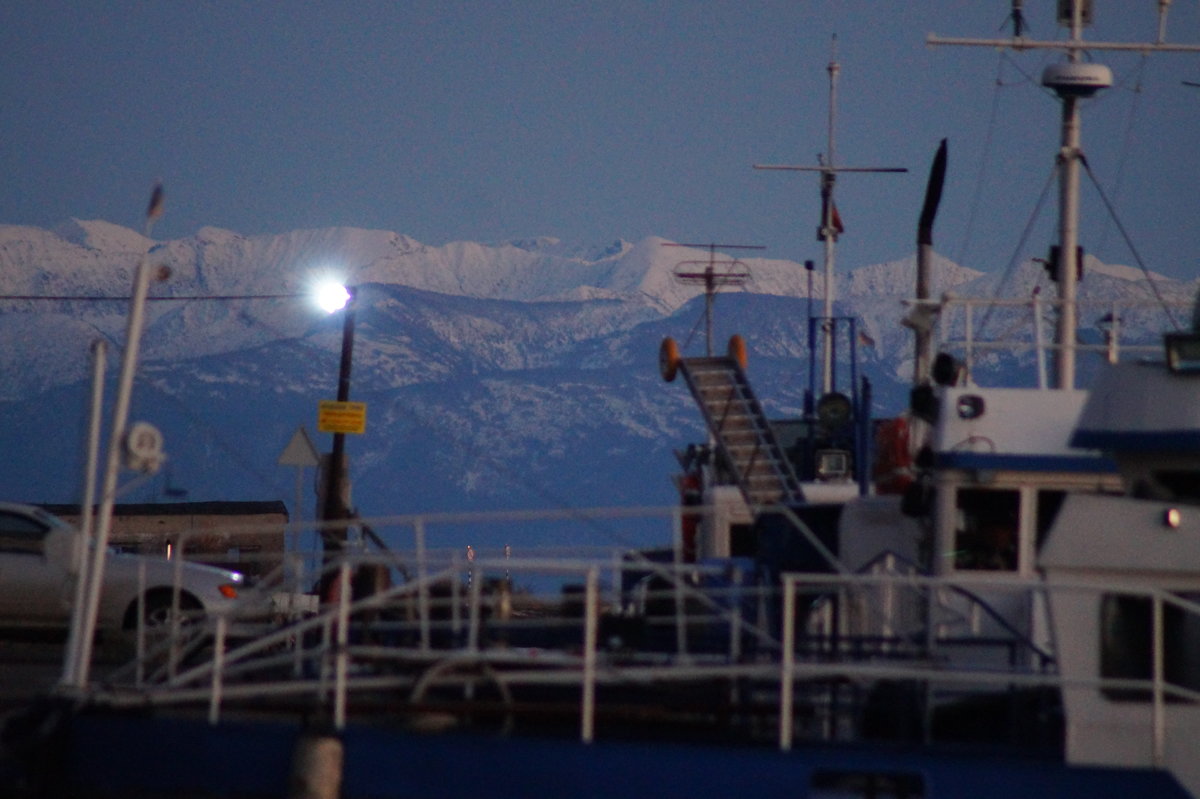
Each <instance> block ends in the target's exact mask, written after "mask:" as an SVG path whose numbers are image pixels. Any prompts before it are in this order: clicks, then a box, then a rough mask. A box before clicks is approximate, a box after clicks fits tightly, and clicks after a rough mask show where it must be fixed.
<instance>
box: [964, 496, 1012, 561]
mask: <svg viewBox="0 0 1200 799" xmlns="http://www.w3.org/2000/svg"><path fill="white" fill-rule="evenodd" d="M1020 507H1021V495H1020V493H1019V492H1018V491H1017V490H1016V489H991V488H963V489H960V490H959V492H958V496H957V509H958V525H957V529H956V530H955V533H954V566H955V568H957V569H968V570H987V571H1013V570H1015V569H1016V568H1017V533H1018V530H1019V529H1020V527H1019V525H1020Z"/></svg>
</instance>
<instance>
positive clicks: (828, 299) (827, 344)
mask: <svg viewBox="0 0 1200 799" xmlns="http://www.w3.org/2000/svg"><path fill="white" fill-rule="evenodd" d="M832 51H833V53H832V55H833V57H832V59H830V61H829V66H828V67H827V68H826V69H827V70H828V72H829V141H828V144H827V146H826V149H825V153H826V156H827V157H826V159H825V161H826V163H827V164H828V165H829V171H828V172H823V173H822V174H821V238H822V239H824V240H825V306H824V312H825V322H824V325H825V336H824V341H823V345H824V346H823V350H822V353H821V368H822V370H823V371H822V377H821V393H822V394H828V393H829V392H830V391H832V390H833V298H834V292H835V291H836V288H835V286H834V282H833V266H834V258H835V254H834V242H835V241H837V230H836V229H835V228H834V216H833V215H834V208H835V206H834V204H833V185H834V183H835V182H836V181H837V172H836V171H835V170H836V169H837V167H836V165H835V161H834V143H835V140H836V138H837V137H836V133H835V122H834V121H835V119H836V117H837V79H838V73H839V72H841V65H840V64H838V62H837V34H834V36H833V44H832Z"/></svg>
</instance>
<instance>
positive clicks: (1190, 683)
mask: <svg viewBox="0 0 1200 799" xmlns="http://www.w3.org/2000/svg"><path fill="white" fill-rule="evenodd" d="M1184 598H1186V599H1188V600H1190V601H1192V602H1195V601H1197V600H1198V599H1200V597H1198V596H1196V595H1185V597H1184ZM1153 620H1154V607H1153V604H1152V601H1151V599H1150V597H1145V596H1130V595H1128V594H1106V595H1104V597H1103V598H1102V600H1101V603H1100V677H1101V678H1102V679H1113V680H1151V679H1153V675H1154V650H1153V647H1154V630H1153V623H1154V622H1153ZM1163 677H1164V679H1165V680H1166V682H1167V683H1169V684H1171V685H1177V686H1180V687H1182V688H1186V689H1188V690H1191V691H1200V614H1196V613H1192V612H1189V611H1187V610H1185V609H1184V608H1181V607H1179V606H1178V605H1174V604H1171V603H1163ZM1103 693H1104V695H1105V696H1106V697H1108V698H1109V699H1112V700H1114V701H1125V702H1148V701H1150V699H1151V698H1152V696H1151V692H1150V689H1149V688H1145V689H1141V688H1105V689H1103ZM1167 700H1168V701H1177V700H1176V699H1175V698H1172V697H1171V696H1170V695H1168V696H1167Z"/></svg>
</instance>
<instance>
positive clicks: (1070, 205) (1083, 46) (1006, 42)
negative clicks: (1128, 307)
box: [926, 0, 1200, 388]
mask: <svg viewBox="0 0 1200 799" xmlns="http://www.w3.org/2000/svg"><path fill="white" fill-rule="evenodd" d="M1158 5H1159V25H1158V41H1157V42H1154V43H1149V42H1146V43H1125V42H1085V41H1084V40H1083V29H1084V27H1085V26H1087V25H1090V24H1091V22H1092V2H1091V0H1059V2H1058V21H1059V24H1060V25H1063V26H1064V27H1067V28H1069V29H1070V31H1071V38H1070V39H1067V40H1066V41H1036V40H1033V39H1026V38H1025V37H1024V36H1023V35H1022V34H1023V25H1021V24H1016V25H1014V28H1015V32H1016V35H1014V36H1013V37H1012V38H1011V39H956V38H944V37H940V36H936V35H934V34H930V35H929V36H928V38H927V39H926V43H927V44H929V45H931V46H933V45H957V46H966V47H993V48H998V49H1010V50H1014V51H1020V50H1039V49H1040V50H1062V51H1063V52H1065V53H1066V54H1067V62H1066V63H1065V64H1051V65H1050V66H1048V67H1046V69H1045V71H1044V72H1042V85H1043V86H1046V87H1048V88H1051V89H1054V91H1055V92H1056V93H1057V94H1058V96H1059V99H1061V100H1062V139H1061V141H1062V146H1061V148H1060V149H1059V151H1058V165H1059V226H1058V227H1059V245H1058V278H1057V279H1058V294H1059V300H1060V307H1059V314H1058V325H1057V328H1056V333H1055V338H1056V349H1055V353H1054V359H1055V374H1056V381H1057V386H1058V388H1074V387H1075V331H1076V328H1077V327H1078V322H1077V320H1076V313H1077V309H1076V304H1075V300H1076V293H1077V291H1076V289H1077V281H1078V277H1079V272H1080V266H1081V265H1080V263H1079V249H1078V241H1079V167H1080V162H1081V161H1082V159H1083V149H1082V147H1081V146H1080V115H1079V101H1080V100H1082V99H1086V98H1088V97H1091V96H1092V95H1094V94H1095V93H1096V92H1098V91H1100V90H1101V89H1107V88H1108V87H1109V86H1111V85H1112V71H1111V70H1109V68H1108V67H1105V66H1102V65H1100V64H1094V63H1085V62H1084V61H1083V59H1082V56H1083V53H1084V51H1087V50H1125V51H1134V52H1139V53H1146V52H1151V51H1154V52H1192V53H1194V52H1200V45H1185V44H1166V43H1165V39H1166V14H1167V8H1168V6H1169V5H1170V0H1159V4H1158ZM1020 8H1021V3H1020V2H1017V1H1016V0H1014V2H1013V13H1014V22H1015V21H1016V20H1018V19H1022V18H1021V17H1020Z"/></svg>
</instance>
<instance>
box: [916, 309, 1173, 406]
mask: <svg viewBox="0 0 1200 799" xmlns="http://www.w3.org/2000/svg"><path fill="white" fill-rule="evenodd" d="M905 304H906V305H908V306H910V307H912V308H913V309H914V313H913V314H912V318H913V319H916V320H919V321H918V323H919V324H929V323H936V331H937V332H936V336H935V346H936V347H937V348H939V349H940V350H942V351H948V352H951V353H958V354H960V355H961V356H962V360H963V364H964V365H965V368H966V370H967V373H968V377H969V375H970V372H971V369H972V367H973V366H974V364H975V362H976V360H977V358H978V357H980V356H981V355H982V354H985V353H994V352H1005V353H1014V354H1020V353H1022V352H1033V354H1034V355H1035V362H1036V368H1037V375H1038V381H1039V382H1038V384H1039V385H1040V386H1043V387H1044V386H1045V385H1046V384H1047V383H1046V371H1047V363H1046V356H1047V353H1053V352H1056V351H1058V350H1059V349H1061V346H1060V345H1059V344H1058V343H1057V342H1055V341H1054V340H1053V338H1054V337H1053V335H1052V331H1053V329H1054V323H1053V321H1052V319H1051V318H1049V317H1052V316H1053V314H1054V313H1055V311H1056V309H1057V307H1058V306H1059V305H1061V301H1059V300H1057V299H1050V298H1045V297H1042V296H1040V295H1039V294H1034V295H1033V296H1031V297H1028V298H1004V299H999V298H978V297H956V296H953V295H951V294H948V295H946V296H944V297H942V298H941V299H939V300H924V301H917V300H909V301H906V302H905ZM1192 305H1193V301H1192V300H1191V299H1187V300H1182V299H1171V300H1167V301H1165V302H1162V303H1160V302H1158V301H1156V300H1153V299H1141V300H1133V299H1120V300H1079V301H1077V302H1076V303H1075V306H1076V317H1077V318H1079V319H1089V320H1092V322H1091V325H1090V326H1085V327H1081V328H1080V331H1081V332H1082V331H1085V330H1089V329H1091V330H1094V331H1095V334H1096V339H1097V340H1096V342H1095V343H1089V342H1087V341H1085V340H1082V339H1083V337H1082V336H1080V337H1077V340H1076V342H1075V344H1074V345H1073V349H1074V350H1075V351H1076V352H1077V353H1093V354H1095V355H1098V356H1101V357H1103V358H1104V359H1105V360H1107V361H1108V362H1109V363H1116V362H1117V361H1118V360H1119V359H1120V358H1121V357H1122V355H1130V354H1142V355H1145V354H1154V353H1159V352H1161V351H1162V333H1165V332H1168V331H1173V330H1176V329H1177V327H1179V326H1181V325H1182V326H1187V325H1188V324H1189V323H1190V317H1191V308H1192ZM917 309H923V310H920V311H918V310H917ZM981 328H982V329H981ZM1146 330H1150V331H1151V335H1150V336H1148V337H1147V336H1146V334H1145V331H1146Z"/></svg>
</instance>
